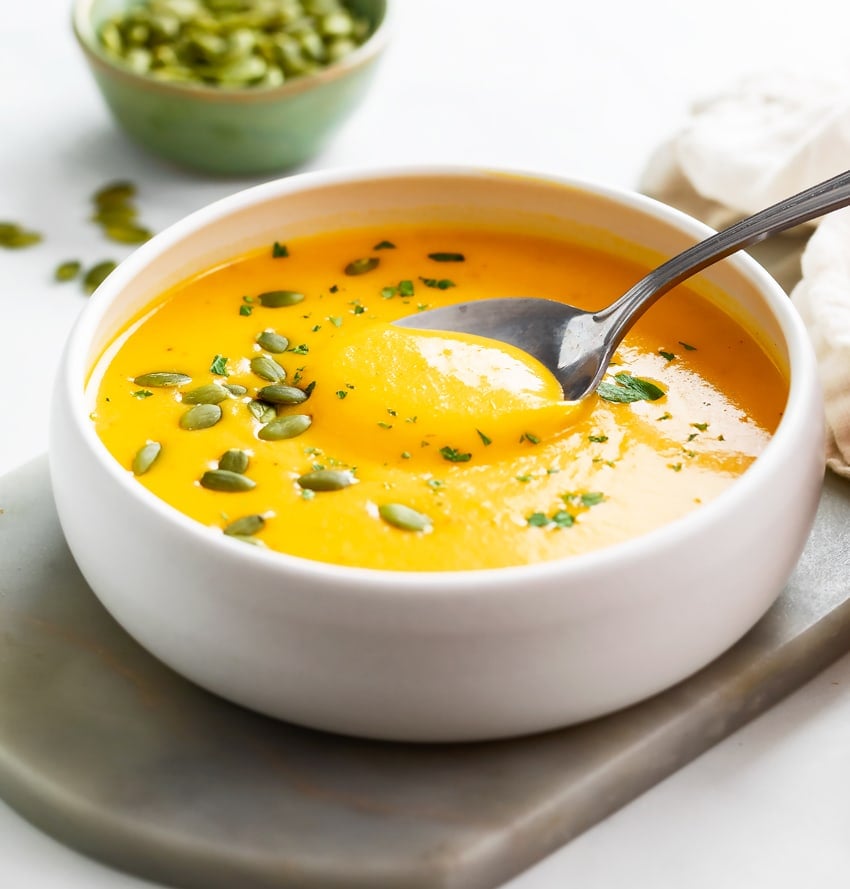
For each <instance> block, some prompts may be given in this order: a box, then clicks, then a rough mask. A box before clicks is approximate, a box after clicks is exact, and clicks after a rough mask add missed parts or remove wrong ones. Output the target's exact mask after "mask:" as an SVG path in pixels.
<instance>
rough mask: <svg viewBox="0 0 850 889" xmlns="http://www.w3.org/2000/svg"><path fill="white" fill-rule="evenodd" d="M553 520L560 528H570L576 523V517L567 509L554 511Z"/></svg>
mask: <svg viewBox="0 0 850 889" xmlns="http://www.w3.org/2000/svg"><path fill="white" fill-rule="evenodd" d="M552 522H553V524H554V525H556V526H557V527H558V528H570V527H572V526H573V525H574V524H575V518H574V517H573V515H572V513H569V512H567V511H566V510H565V509H559V510H558V511H557V512H554V513H552Z"/></svg>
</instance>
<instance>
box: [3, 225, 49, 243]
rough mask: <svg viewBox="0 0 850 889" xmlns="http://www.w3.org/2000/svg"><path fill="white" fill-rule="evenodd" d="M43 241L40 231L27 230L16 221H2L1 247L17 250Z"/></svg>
mask: <svg viewBox="0 0 850 889" xmlns="http://www.w3.org/2000/svg"><path fill="white" fill-rule="evenodd" d="M39 241H41V235H40V234H39V233H38V232H34V231H27V230H26V229H25V228H24V227H23V226H21V225H18V224H17V223H16V222H0V247H8V248H9V249H11V250H17V249H20V248H21V247H32V245H33V244H38V243H39Z"/></svg>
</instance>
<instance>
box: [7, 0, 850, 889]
mask: <svg viewBox="0 0 850 889" xmlns="http://www.w3.org/2000/svg"><path fill="white" fill-rule="evenodd" d="M395 6H396V7H397V16H396V31H397V33H396V35H395V39H394V41H393V45H392V48H391V51H390V52H389V54H388V56H387V58H386V60H385V62H384V64H383V66H382V69H381V71H380V72H379V77H378V79H377V82H376V83H375V86H374V88H373V90H372V92H371V93H370V95H369V97H368V99H367V101H366V102H365V104H364V105H363V106H361V108H360V110H359V111H358V112H357V113H356V115H355V116H354V117H353V118H352V119H351V120H350V122H349V123H348V124H347V125H346V126H345V128H344V129H343V130H342V131H341V132H340V133H339V135H338V137H337V138H336V139H335V141H334V143H333V145H332V146H331V148H330V149H329V150H328V151H326V152H325V153H324V154H323V155H322V156H321V157H318V158H316V159H315V161H314V162H313V163H312V164H311V165H310V168H311V169H314V168H321V167H349V166H379V165H381V164H388V163H392V164H398V163H408V162H411V163H413V162H416V163H433V162H443V161H445V162H459V163H472V164H483V165H488V166H492V165H501V166H510V167H515V168H522V169H528V170H537V171H541V172H553V173H560V174H565V175H569V176H578V177H582V178H587V179H593V180H596V181H600V182H604V183H607V184H611V185H616V186H625V187H634V186H636V184H637V182H638V179H639V176H640V173H641V171H642V169H643V168H644V165H645V164H646V162H647V160H648V158H649V156H650V154H651V153H652V151H653V149H654V148H655V147H656V146H657V145H658V144H659V143H661V142H662V141H664V140H665V139H666V138H667V137H668V136H669V135H670V134H672V133H673V132H674V131H675V130H676V129H677V128H678V127H679V126H681V124H682V123H683V121H684V119H685V117H686V114H687V111H688V108H689V106H690V104H691V103H692V102H693V101H694V100H697V99H699V98H703V97H706V96H710V95H711V94H713V93H714V92H716V91H720V90H724V89H726V88H728V87H729V86H731V85H733V84H734V83H735V82H736V81H737V80H738V79H739V78H740V77H741V76H743V75H746V74H750V73H759V72H762V71H766V70H772V69H786V70H790V71H799V72H802V71H808V72H810V71H817V72H822V73H825V74H832V75H839V76H842V77H845V78H846V79H847V83H848V89H850V74H848V72H850V64H848V63H850V40H848V34H850V4H845V3H843V2H840V0H804V2H797V3H794V4H791V3H786V2H784V0H772V2H768V0H712V2H711V3H702V4H698V3H696V2H692V0H640V2H637V0H607V2H606V0H595V2H581V3H579V2H577V0H523V2H520V0H395ZM69 7H70V0H0V220H3V219H9V220H14V221H17V222H21V223H25V224H28V225H30V226H32V227H33V228H36V229H38V230H40V231H42V232H43V233H44V234H45V241H44V243H43V244H42V245H40V246H38V247H36V248H32V249H29V250H22V251H4V250H0V385H2V390H3V395H4V407H3V411H2V414H0V474H2V473H5V472H6V471H8V470H10V469H12V468H14V467H15V466H17V465H19V464H21V463H23V462H25V461H27V460H29V459H30V458H31V457H33V456H35V455H37V454H39V453H41V452H43V451H44V449H45V447H46V428H47V412H48V404H49V400H50V389H51V384H52V380H53V377H54V374H55V368H56V365H57V361H58V355H59V353H60V350H61V348H62V344H63V342H64V339H65V337H66V336H67V333H68V330H69V328H70V326H71V325H72V323H73V321H74V319H75V317H76V315H77V314H78V312H79V311H80V309H81V308H82V307H83V305H84V304H85V297H84V296H83V295H82V294H81V292H80V290H79V288H78V285H76V284H62V285H59V284H55V283H53V282H52V280H51V278H52V273H53V269H54V268H55V266H56V265H57V264H58V263H59V262H60V261H62V260H65V259H70V258H80V259H82V260H84V261H85V262H86V263H89V264H91V263H94V262H95V261H97V260H100V259H104V258H114V259H121V258H123V257H124V256H126V255H127V254H128V252H129V248H121V247H120V246H118V245H114V244H111V243H109V242H106V241H104V240H103V239H102V237H101V235H100V233H99V231H98V230H97V229H96V228H95V227H94V226H92V225H91V224H90V223H88V222H87V221H86V217H87V216H88V211H89V200H90V196H91V194H92V193H93V192H94V191H95V190H96V189H97V188H98V187H99V186H100V185H102V184H104V183H105V182H107V181H110V180H112V179H116V178H130V179H132V180H133V181H135V182H136V183H137V184H138V186H139V189H140V194H139V198H138V206H139V208H140V210H141V214H142V220H143V222H145V223H147V224H148V225H149V226H151V227H152V228H154V229H156V230H160V229H162V228H164V227H165V226H167V225H168V224H170V223H171V222H174V221H175V220H177V219H179V218H180V217H182V216H184V215H185V214H186V213H188V212H190V211H191V210H194V209H197V208H198V207H201V206H203V205H204V204H206V203H209V202H210V201H212V200H214V199H216V198H219V197H223V196H224V195H227V194H229V193H231V192H233V191H236V190H237V189H239V188H242V187H243V186H245V185H249V184H253V183H254V182H256V181H259V180H256V179H255V180H248V179H241V180H237V179H229V180H227V179H218V180H215V179H207V178H203V177H201V176H197V175H192V174H187V173H185V172H182V171H178V170H175V169H173V168H171V167H169V166H167V165H165V164H162V163H160V162H158V161H156V160H153V159H151V158H149V157H147V156H146V155H144V154H142V153H141V152H140V151H139V150H137V149H136V148H134V147H133V146H132V145H131V144H130V143H129V142H127V141H126V140H125V139H124V137H123V136H122V135H121V134H120V133H118V132H117V130H116V129H115V128H114V126H113V125H112V123H111V120H110V119H109V117H108V114H107V112H106V110H105V108H104V106H103V104H102V102H101V100H100V97H99V95H98V94H97V92H96V89H95V86H94V83H93V81H92V80H91V78H90V76H89V74H88V72H87V70H86V69H85V66H84V64H83V62H82V58H81V55H80V53H79V51H78V49H77V47H76V46H75V44H74V41H73V38H72V35H71V29H70V25H69V18H70V8H69ZM848 166H850V162H848ZM2 718H3V717H2V714H0V719H2ZM150 885H151V884H149V883H146V882H144V881H141V880H137V879H135V878H132V877H127V876H124V875H122V874H118V873H116V872H115V871H112V870H109V869H107V868H104V867H102V866H100V865H99V864H97V863H95V862H92V861H90V860H88V859H86V858H84V857H82V856H80V855H78V854H77V853H75V852H73V851H71V850H69V849H66V848H65V847H63V846H61V845H59V844H57V843H56V842H54V841H53V840H51V839H50V838H48V837H46V836H44V835H43V834H41V833H40V832H39V831H37V830H35V829H33V828H32V827H30V826H29V825H28V824H27V823H26V822H24V821H22V820H21V819H20V818H19V817H18V816H17V815H15V814H14V813H13V812H12V811H10V810H9V809H8V808H6V807H5V806H4V805H3V804H2V803H0V886H3V887H9V889H18V887H21V889H24V887H26V889H106V887H109V889H130V887H142V886H150ZM848 885H850V657H845V658H844V659H843V660H842V661H839V662H838V663H837V664H836V665H835V666H834V667H832V668H831V669H829V670H827V671H826V672H825V673H824V674H822V675H821V676H819V677H818V678H817V679H815V680H814V681H813V682H812V683H810V684H809V685H808V686H807V687H805V688H804V689H802V690H801V691H800V692H798V693H797V694H795V695H793V696H792V697H791V698H789V699H787V700H786V701H785V702H784V703H782V704H781V705H779V706H777V707H775V708H774V709H773V710H771V711H770V712H769V713H768V714H766V715H765V716H763V717H762V718H760V719H758V720H756V721H755V722H753V723H752V724H751V725H749V726H748V727H747V728H745V729H744V730H742V731H739V732H738V733H736V734H735V735H733V736H732V737H730V738H729V739H728V740H727V741H725V742H723V743H722V744H720V745H718V746H717V747H715V748H714V749H713V750H711V751H710V752H709V753H707V754H705V755H704V756H702V757H701V758H699V759H698V760H697V761H695V762H694V763H692V764H691V765H689V766H687V767H686V768H684V769H682V770H681V771H679V772H678V773H677V774H675V775H674V776H672V777H671V778H669V779H668V780H667V781H665V782H663V783H662V784H660V785H659V786H657V787H656V788H654V789H653V790H651V791H650V792H648V793H646V794H644V795H643V796H642V797H641V798H639V799H638V800H636V801H635V802H634V803H632V804H631V805H629V806H627V807H625V808H624V809H622V810H621V811H619V812H618V813H617V814H616V815H614V816H613V817H611V818H609V819H608V820H607V821H605V822H603V823H602V824H600V825H598V826H597V827H595V828H594V829H592V830H590V831H589V832H587V833H586V834H584V835H583V836H581V837H579V838H578V839H577V840H575V841H573V842H572V843H570V844H569V845H568V846H567V847H565V848H564V849H562V850H560V851H559V852H557V853H556V854H555V855H553V856H551V857H550V858H549V859H547V860H546V861H544V862H541V863H540V864H539V865H538V866H536V867H534V868H532V869H531V870H530V871H528V872H527V873H525V874H522V875H520V876H519V877H517V878H516V879H515V880H512V881H511V882H510V883H509V884H507V885H506V886H505V887H504V889H550V887H566V886H571V887H581V889H608V887H621V886H622V887H650V886H651V887H653V889H716V887H724V889H737V887H741V889H744V887H746V889H759V887H771V889H790V887H794V889H798V887H800V886H806V887H809V886H817V887H833V886H835V887H839V886H840V887H845V886H848ZM235 889H240V887H235Z"/></svg>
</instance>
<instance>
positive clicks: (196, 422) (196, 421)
mask: <svg viewBox="0 0 850 889" xmlns="http://www.w3.org/2000/svg"><path fill="white" fill-rule="evenodd" d="M220 419H221V408H220V407H219V406H218V405H217V404H196V405H195V406H194V407H190V408H189V410H187V411H186V413H185V414H183V416H181V417H180V428H181V429H185V430H186V431H187V432H197V431H198V430H199V429H209V428H210V427H211V426H215V424H216V423H218V421H219V420H220Z"/></svg>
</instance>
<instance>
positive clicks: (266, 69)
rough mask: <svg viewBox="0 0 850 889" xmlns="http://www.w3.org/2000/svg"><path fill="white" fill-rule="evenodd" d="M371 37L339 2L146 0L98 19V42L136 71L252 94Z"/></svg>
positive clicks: (307, 71)
mask: <svg viewBox="0 0 850 889" xmlns="http://www.w3.org/2000/svg"><path fill="white" fill-rule="evenodd" d="M370 32H371V25H370V23H369V21H368V20H367V19H366V18H364V17H362V16H359V15H357V14H356V13H355V12H354V11H353V10H352V9H351V8H350V6H349V4H348V3H346V2H345V0H228V2H223V0H146V2H141V3H138V4H135V5H132V6H130V7H129V8H128V9H127V10H125V11H124V12H123V14H121V15H117V16H114V17H112V18H110V19H108V20H107V21H106V22H104V23H103V24H102V25H101V26H100V29H99V31H98V39H99V40H100V44H101V46H102V48H103V50H104V51H105V52H106V54H107V55H108V56H110V57H111V58H112V59H114V60H115V61H116V62H118V63H120V64H122V65H124V66H125V67H127V68H128V69H130V70H131V71H134V72H135V73H136V74H141V75H146V76H149V77H153V78H156V79H157V80H164V81H170V82H173V83H188V84H202V85H207V86H213V87H219V88H223V89H246V88H254V89H256V88H261V87H275V86H280V84H282V83H285V82H287V81H289V80H292V79H294V78H297V77H302V76H304V75H306V74H311V73H313V72H315V71H319V70H321V69H322V68H325V67H327V66H328V65H331V64H333V63H334V62H337V61H339V60H340V59H342V58H344V57H345V56H347V55H349V54H350V53H351V52H353V51H354V50H355V49H357V47H358V46H359V45H360V44H361V43H363V42H364V41H365V40H366V38H367V37H368V36H369V34H370Z"/></svg>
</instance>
